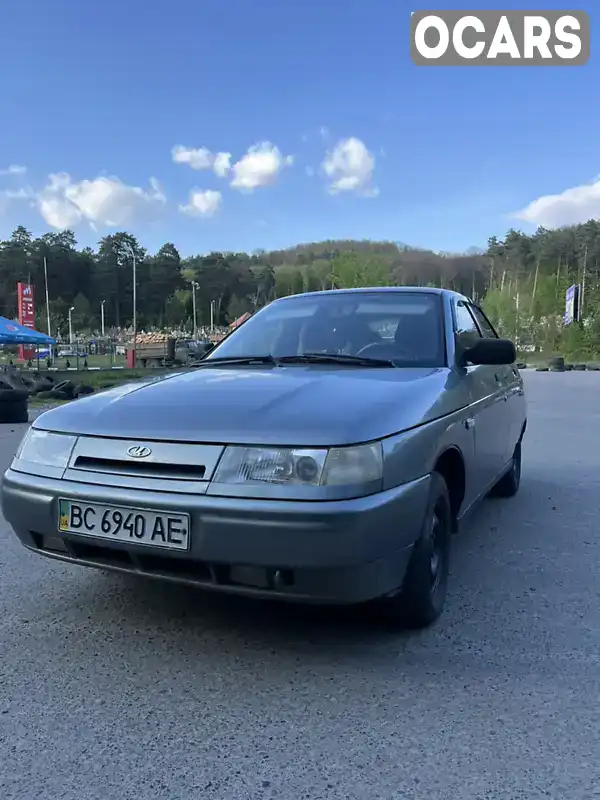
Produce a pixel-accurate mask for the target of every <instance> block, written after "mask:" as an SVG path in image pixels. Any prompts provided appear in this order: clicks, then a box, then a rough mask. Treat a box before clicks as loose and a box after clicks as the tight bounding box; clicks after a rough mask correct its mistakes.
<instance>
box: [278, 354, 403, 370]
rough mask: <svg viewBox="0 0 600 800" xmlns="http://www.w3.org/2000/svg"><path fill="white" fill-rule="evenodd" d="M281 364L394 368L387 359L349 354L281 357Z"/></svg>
mask: <svg viewBox="0 0 600 800" xmlns="http://www.w3.org/2000/svg"><path fill="white" fill-rule="evenodd" d="M277 360H278V361H279V363H280V364H348V366H351V365H352V366H356V367H394V366H396V365H395V364H394V362H393V361H390V360H389V359H385V358H369V357H368V356H351V355H349V354H347V353H301V354H300V355H298V356H281V357H280V358H278V359H277Z"/></svg>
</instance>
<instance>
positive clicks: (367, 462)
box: [213, 443, 383, 486]
mask: <svg viewBox="0 0 600 800" xmlns="http://www.w3.org/2000/svg"><path fill="white" fill-rule="evenodd" d="M382 474H383V454H382V450H381V445H380V444H379V443H375V444H367V445H359V446H358V447H336V448H332V449H330V450H326V449H322V450H312V449H308V448H287V447H283V448H282V447H228V448H227V449H226V450H225V453H224V455H223V458H222V459H221V462H220V464H219V466H218V468H217V471H216V474H215V477H214V478H213V480H214V481H215V482H216V483H229V484H254V485H257V484H258V485H265V484H275V485H284V486H290V485H292V486H342V485H349V484H358V483H368V482H371V481H375V480H380V479H381V477H382Z"/></svg>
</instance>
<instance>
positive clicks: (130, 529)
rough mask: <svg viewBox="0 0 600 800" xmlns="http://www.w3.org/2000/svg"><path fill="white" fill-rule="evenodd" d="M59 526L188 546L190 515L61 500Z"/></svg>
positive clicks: (160, 544) (135, 541) (158, 544)
mask: <svg viewBox="0 0 600 800" xmlns="http://www.w3.org/2000/svg"><path fill="white" fill-rule="evenodd" d="M58 530H59V531H60V532H61V533H78V534H80V535H82V536H93V537H95V538H98V539H110V540H113V541H116V542H129V543H131V544H142V545H153V546H155V547H164V548H167V549H169V550H189V546H190V517H189V514H180V513H179V512H175V511H153V510H150V509H147V508H144V509H142V508H127V507H126V506H106V505H99V504H97V503H81V502H79V501H75V500H65V499H62V498H61V499H60V500H59V501H58Z"/></svg>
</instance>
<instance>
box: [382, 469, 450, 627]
mask: <svg viewBox="0 0 600 800" xmlns="http://www.w3.org/2000/svg"><path fill="white" fill-rule="evenodd" d="M451 537H452V512H451V509H450V497H449V495H448V487H447V486H446V482H445V480H444V479H443V478H442V476H441V475H440V474H439V473H438V472H434V473H433V474H432V475H431V488H430V492H429V501H428V504H427V511H426V513H425V519H424V521H423V527H422V529H421V534H420V536H419V538H418V539H417V541H416V542H415V545H414V547H413V551H412V554H411V557H410V561H409V563H408V567H407V570H406V574H405V576H404V581H403V583H402V587H401V588H400V589H399V590H398V591H397V592H394V594H392V595H388V596H387V597H383V598H381V599H380V600H379V601H378V603H379V607H380V609H381V611H382V613H383V616H384V617H385V618H387V619H388V620H389V621H391V622H395V623H398V624H400V625H402V626H404V627H406V628H413V629H418V628H426V627H427V626H428V625H431V624H432V623H433V622H435V620H436V619H437V618H438V617H439V616H440V614H441V613H442V610H443V608H444V603H445V600H446V591H447V587H448V573H449V570H450V541H451Z"/></svg>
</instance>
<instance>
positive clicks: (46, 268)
mask: <svg viewBox="0 0 600 800" xmlns="http://www.w3.org/2000/svg"><path fill="white" fill-rule="evenodd" d="M44 284H45V287H46V322H47V323H48V336H52V334H51V333H50V300H49V296H48V263H47V261H46V256H44Z"/></svg>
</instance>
